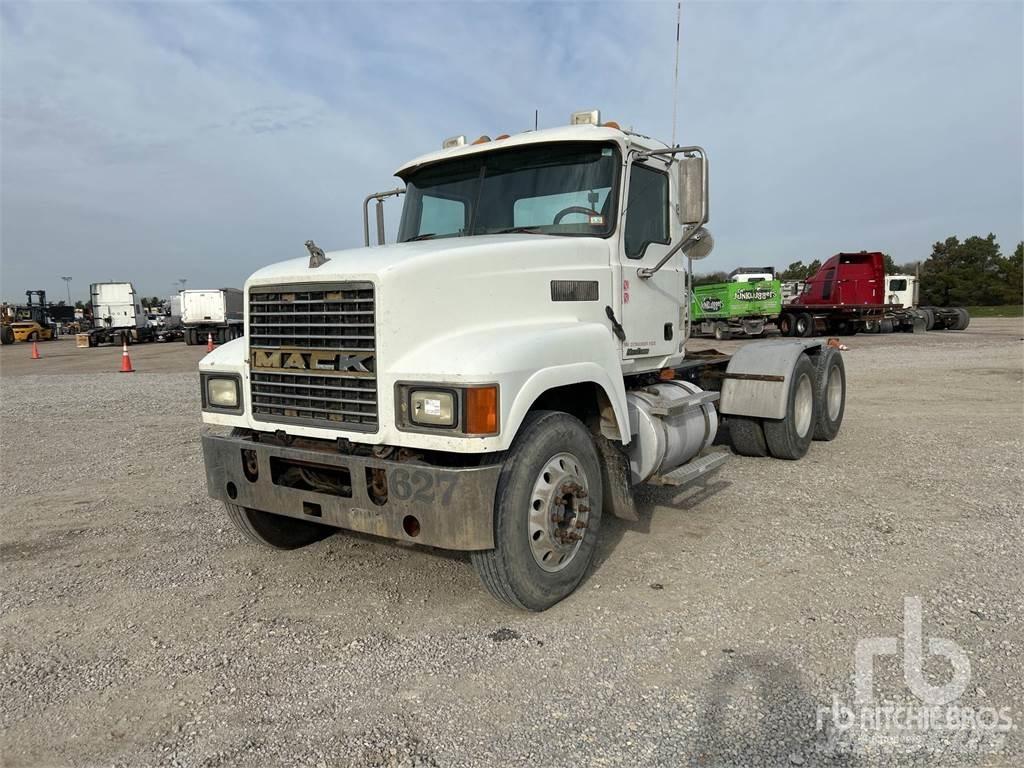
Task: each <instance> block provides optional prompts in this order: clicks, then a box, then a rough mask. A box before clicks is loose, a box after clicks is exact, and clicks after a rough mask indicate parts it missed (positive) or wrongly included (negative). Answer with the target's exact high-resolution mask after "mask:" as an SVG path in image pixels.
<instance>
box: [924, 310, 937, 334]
mask: <svg viewBox="0 0 1024 768" xmlns="http://www.w3.org/2000/svg"><path fill="white" fill-rule="evenodd" d="M921 313H922V314H923V315H924V329H925V330H926V331H930V330H932V329H933V328H934V327H935V312H934V311H933V310H932V309H930V308H928V307H925V308H924V309H922V310H921Z"/></svg>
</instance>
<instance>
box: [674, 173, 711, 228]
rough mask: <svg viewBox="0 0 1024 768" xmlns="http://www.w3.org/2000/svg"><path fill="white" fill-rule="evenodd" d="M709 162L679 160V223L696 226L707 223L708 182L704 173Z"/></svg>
mask: <svg viewBox="0 0 1024 768" xmlns="http://www.w3.org/2000/svg"><path fill="white" fill-rule="evenodd" d="M706 168H707V160H705V159H704V158H703V157H682V158H680V159H679V221H680V223H681V224H688V225H691V226H696V225H698V224H703V223H704V222H705V221H707V200H706V199H705V196H704V193H705V190H706V187H707V180H706V179H705V178H704V173H705V170H706Z"/></svg>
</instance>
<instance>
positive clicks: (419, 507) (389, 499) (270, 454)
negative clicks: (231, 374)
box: [203, 434, 501, 550]
mask: <svg viewBox="0 0 1024 768" xmlns="http://www.w3.org/2000/svg"><path fill="white" fill-rule="evenodd" d="M243 452H245V453H243ZM203 458H204V461H205V464H206V485H207V489H208V492H209V494H210V496H212V497H213V498H215V499H219V500H221V501H224V502H227V503H229V504H237V505H239V506H242V507H248V508H250V509H258V510H262V511H264V512H272V513H274V514H277V515H286V516H288V517H295V518H299V519H302V520H310V521H313V522H317V523H323V524H326V525H332V526H335V527H338V528H346V529H349V530H352V531H360V532H362V533H370V534H373V535H375V536H383V537H386V538H389V539H398V540H400V541H407V542H410V543H415V544H424V545H428V546H433V547H441V548H444V549H462V550H479V549H491V548H493V547H494V522H493V521H494V512H493V510H494V495H495V490H496V488H497V485H498V475H499V474H500V472H501V466H500V465H499V464H492V465H489V466H485V467H436V466H431V465H427V464H418V463H410V462H402V461H383V460H380V459H374V458H368V457H362V456H348V455H345V454H341V453H337V452H333V451H319V450H310V449H308V448H295V447H283V446H278V445H268V444H263V443H258V442H254V441H253V440H250V439H249V438H246V437H220V436H217V435H211V434H204V435H203ZM254 465H255V468H256V470H257V471H256V472H255V473H254V472H253V471H252V468H253V466H254ZM289 466H303V467H308V468H311V469H313V470H314V471H316V470H317V469H318V468H319V469H320V470H321V471H327V472H331V473H334V475H335V476H337V475H338V473H339V472H340V473H344V472H346V471H347V472H348V473H349V478H350V483H349V486H348V495H338V494H336V493H322V492H319V491H314V490H302V489H299V488H292V487H288V486H285V485H281V484H279V482H278V481H279V480H280V475H281V473H282V468H284V467H289ZM373 470H378V472H377V473H374V472H373ZM379 470H383V472H384V478H383V480H384V484H385V485H386V488H387V493H386V498H383V499H382V498H381V497H382V494H380V493H377V494H376V499H374V498H372V496H371V492H370V483H371V481H372V478H373V477H374V476H376V477H377V478H378V481H380V480H381V478H380V473H379Z"/></svg>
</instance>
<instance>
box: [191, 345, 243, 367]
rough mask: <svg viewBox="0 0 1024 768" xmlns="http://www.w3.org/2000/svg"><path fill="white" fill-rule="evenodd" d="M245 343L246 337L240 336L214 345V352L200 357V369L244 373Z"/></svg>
mask: <svg viewBox="0 0 1024 768" xmlns="http://www.w3.org/2000/svg"><path fill="white" fill-rule="evenodd" d="M204 343H205V341H204ZM245 343H246V342H245V338H244V337H240V338H237V339H232V340H231V341H226V342H224V343H223V344H220V345H218V346H216V347H214V348H213V352H207V353H206V354H205V355H203V357H202V358H200V360H199V370H201V371H217V372H220V373H226V372H231V373H238V374H242V373H244V372H245Z"/></svg>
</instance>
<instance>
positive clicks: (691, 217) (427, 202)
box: [199, 112, 846, 610]
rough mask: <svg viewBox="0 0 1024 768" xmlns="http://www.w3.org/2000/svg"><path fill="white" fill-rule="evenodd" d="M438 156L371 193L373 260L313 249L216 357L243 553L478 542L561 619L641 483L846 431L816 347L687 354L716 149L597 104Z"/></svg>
mask: <svg viewBox="0 0 1024 768" xmlns="http://www.w3.org/2000/svg"><path fill="white" fill-rule="evenodd" d="M443 147H444V148H443V149H442V150H441V151H439V152H433V153H431V154H428V155H424V156H422V157H419V158H417V159H415V160H412V161H411V162H408V163H406V164H405V165H403V166H401V168H399V169H398V171H397V174H396V175H397V176H398V177H399V178H400V179H401V180H402V181H403V182H404V188H398V189H394V190H391V191H389V192H382V193H378V194H375V195H370V196H369V197H368V198H367V199H366V204H365V205H364V232H365V238H366V244H367V246H369V240H370V225H369V219H368V217H367V208H368V205H369V203H370V202H371V201H374V200H376V201H377V224H378V232H377V240H378V243H381V244H380V245H378V247H372V248H371V247H365V248H357V249H352V250H343V251H332V252H328V253H324V252H323V251H322V250H321V249H320V248H319V247H317V246H316V245H315V244H314V243H313V242H312V241H309V242H307V244H306V247H307V250H308V252H309V255H308V257H305V256H304V257H302V258H296V259H290V260H288V261H283V262H281V263H278V264H274V265H272V266H269V267H266V268H264V269H261V270H259V271H258V272H256V273H255V274H254V275H252V276H251V277H250V278H249V279H248V281H247V282H246V285H245V299H246V318H245V322H246V334H245V337H244V338H242V339H237V340H235V341H230V342H228V343H226V344H224V345H223V346H221V347H219V348H217V349H216V350H215V351H213V352H212V353H210V354H208V355H207V356H206V357H204V358H203V359H202V361H201V362H200V364H199V370H200V386H201V396H202V408H203V421H204V422H205V423H206V424H207V425H210V427H213V428H220V429H208V430H206V431H205V432H204V434H203V438H202V442H203V451H204V460H205V465H206V475H207V485H208V491H209V493H210V495H211V496H212V497H214V498H215V499H219V500H221V501H223V502H224V504H225V507H226V510H227V514H228V516H229V517H230V519H231V520H232V521H233V523H234V524H235V525H236V526H237V527H238V528H239V530H240V531H242V533H243V534H245V535H246V536H247V537H249V538H250V539H252V540H254V541H255V542H259V543H261V544H264V545H268V546H270V547H275V548H279V549H293V548H296V547H300V546H303V545H305V544H309V543H311V542H314V541H317V540H319V539H322V538H324V537H325V536H327V535H328V534H330V533H331V532H333V531H334V530H336V529H338V528H341V529H349V530H353V531H361V532H365V533H369V534H374V535H377V536H383V537H387V538H391V539H396V540H399V541H403V542H407V543H414V544H423V545H429V546H433V547H440V548H447V549H453V550H464V551H468V552H470V555H471V560H472V562H473V563H474V565H475V567H476V569H477V571H478V572H479V575H480V577H481V579H482V581H483V583H484V585H485V586H486V587H487V589H489V590H490V592H491V593H492V594H493V595H494V596H495V597H497V598H498V599H500V600H503V601H505V602H507V603H509V604H511V605H513V606H516V607H519V608H525V609H528V610H543V609H545V608H548V607H549V606H551V605H553V604H554V603H556V602H557V601H559V600H561V599H562V598H564V597H566V596H567V595H569V594H570V593H571V592H572V591H573V590H574V589H575V588H576V586H577V585H578V584H579V583H580V581H581V580H582V579H583V578H584V576H585V574H586V572H587V569H588V566H589V564H590V562H591V560H592V558H593V555H594V549H595V546H596V543H597V538H598V535H599V533H600V528H601V523H602V519H604V518H605V517H606V516H608V515H616V516H619V517H623V518H627V519H634V520H635V519H637V511H636V507H635V504H634V499H633V493H632V490H633V489H634V488H636V487H637V486H639V485H640V484H643V483H652V482H656V483H666V482H667V483H673V484H685V483H688V482H692V481H695V480H697V479H699V478H701V477H704V476H705V475H706V474H707V473H708V472H710V471H712V470H714V469H716V468H717V467H719V466H721V464H722V463H723V462H724V461H725V459H726V458H727V457H728V456H729V453H728V451H727V450H722V449H720V448H713V447H712V445H713V443H715V439H716V434H717V432H718V428H719V424H720V422H722V421H724V422H725V425H726V427H727V429H728V432H729V440H730V441H731V444H732V446H733V448H734V450H736V451H737V452H738V453H740V454H743V455H748V456H767V455H771V456H774V457H777V458H781V459H799V458H801V457H802V456H803V455H804V454H805V453H806V452H807V450H808V449H809V447H810V445H811V442H812V440H814V439H820V440H831V439H833V438H834V437H835V436H836V434H837V433H838V432H839V429H840V425H841V423H842V420H843V413H844V410H845V400H846V375H845V370H844V367H843V361H842V357H841V355H840V353H839V352H838V351H837V350H835V349H833V348H831V347H828V346H827V345H824V344H823V343H822V341H821V340H820V339H819V340H814V339H795V338H794V339H779V340H770V341H761V342H755V343H751V344H748V345H745V346H743V347H741V348H740V349H739V351H738V352H736V353H735V354H734V355H732V356H731V357H730V356H727V355H722V354H720V353H717V352H712V353H688V352H687V350H686V340H687V337H688V330H689V318H688V310H687V305H688V301H687V300H686V296H687V295H688V289H689V287H690V275H691V261H692V260H693V259H696V258H702V257H704V256H706V255H707V254H708V252H709V251H710V250H711V247H710V245H711V238H710V235H709V234H708V232H707V230H706V229H705V228H704V225H705V224H706V222H707V220H708V173H707V169H708V166H707V158H706V155H705V153H704V151H703V150H702V149H701V148H700V147H696V146H689V147H684V146H668V145H666V144H664V143H662V142H659V141H656V140H654V139H650V138H647V137H645V136H641V135H639V134H636V133H633V132H630V131H624V130H621V129H620V128H619V127H618V126H617V125H615V124H612V123H605V124H602V123H601V122H600V119H599V115H598V113H597V112H585V113H576V114H574V115H573V118H572V124H571V125H570V126H568V127H563V128H555V129H546V130H539V131H531V132H527V133H522V134H519V135H515V136H505V135H503V136H499V137H498V138H497V139H494V140H490V139H488V138H487V137H481V138H480V139H478V140H476V141H474V142H473V143H471V144H467V143H466V141H465V138H464V137H457V138H455V139H450V140H447V141H445V142H444V144H443ZM399 194H404V196H405V200H404V207H403V211H402V215H401V223H400V227H399V235H398V242H397V243H395V244H391V245H384V244H382V243H383V241H384V227H383V226H382V225H383V205H382V201H383V199H384V198H387V197H389V196H394V195H399ZM229 430H230V431H229Z"/></svg>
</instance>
